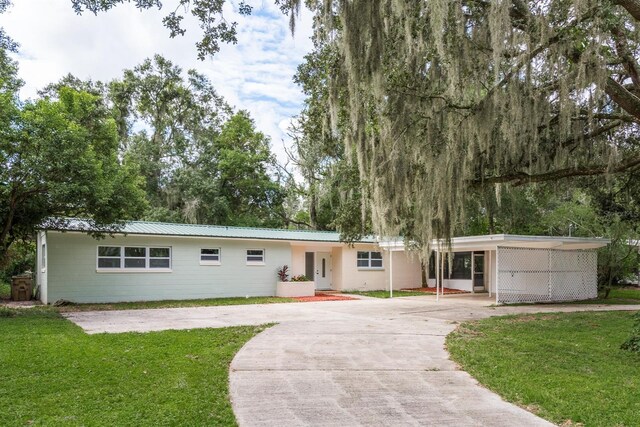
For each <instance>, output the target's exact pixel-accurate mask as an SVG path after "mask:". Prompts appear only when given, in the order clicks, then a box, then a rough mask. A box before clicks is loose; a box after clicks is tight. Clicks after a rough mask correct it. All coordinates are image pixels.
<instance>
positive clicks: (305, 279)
mask: <svg viewBox="0 0 640 427" xmlns="http://www.w3.org/2000/svg"><path fill="white" fill-rule="evenodd" d="M291 281H292V282H310V281H311V279H309V278H308V277H307V276H305V275H304V274H299V275H297V276H293V277H292V278H291Z"/></svg>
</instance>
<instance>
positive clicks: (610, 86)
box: [604, 77, 640, 119]
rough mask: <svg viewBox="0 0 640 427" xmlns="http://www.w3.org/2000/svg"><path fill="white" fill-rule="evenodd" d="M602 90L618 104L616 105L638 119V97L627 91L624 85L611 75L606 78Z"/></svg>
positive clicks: (639, 110) (639, 113)
mask: <svg viewBox="0 0 640 427" xmlns="http://www.w3.org/2000/svg"><path fill="white" fill-rule="evenodd" d="M604 91H605V92H606V94H607V95H609V96H610V97H611V99H612V100H613V101H614V102H615V103H616V104H618V106H620V108H622V109H623V110H625V111H626V112H627V113H629V114H631V115H632V116H634V117H635V118H637V119H640V98H638V97H637V96H636V95H634V94H633V93H631V92H630V91H628V90H627V89H626V88H625V87H624V86H622V85H621V84H620V83H618V82H616V81H615V80H613V79H612V78H611V77H608V78H607V82H606V83H605V87H604Z"/></svg>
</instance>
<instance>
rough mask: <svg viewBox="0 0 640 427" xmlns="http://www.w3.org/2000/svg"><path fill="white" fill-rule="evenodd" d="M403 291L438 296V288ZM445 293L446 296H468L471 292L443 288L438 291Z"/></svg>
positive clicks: (407, 289)
mask: <svg viewBox="0 0 640 427" xmlns="http://www.w3.org/2000/svg"><path fill="white" fill-rule="evenodd" d="M400 290H401V291H411V292H424V293H425V294H434V295H435V294H436V288H435V287H433V288H402V289H400ZM438 290H439V291H441V292H443V293H444V295H454V294H468V293H470V292H467V291H461V290H460V289H451V288H441V289H438Z"/></svg>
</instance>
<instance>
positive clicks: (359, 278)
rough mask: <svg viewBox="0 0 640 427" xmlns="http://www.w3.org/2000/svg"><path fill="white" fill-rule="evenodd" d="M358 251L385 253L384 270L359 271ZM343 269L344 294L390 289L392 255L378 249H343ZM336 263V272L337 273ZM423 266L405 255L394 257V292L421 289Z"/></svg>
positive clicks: (342, 285)
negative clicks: (390, 258) (403, 289)
mask: <svg viewBox="0 0 640 427" xmlns="http://www.w3.org/2000/svg"><path fill="white" fill-rule="evenodd" d="M358 251H375V252H381V253H382V265H383V268H382V269H363V268H358V263H357V259H358ZM341 252H342V257H341V266H340V273H341V279H340V290H345V291H348V290H357V291H377V290H384V289H389V252H387V251H383V250H382V249H380V248H379V247H378V245H374V244H371V245H367V244H356V245H355V246H354V247H349V246H346V245H345V246H343V247H342V250H341ZM335 271H336V270H335V263H334V272H335ZM420 275H421V272H420V262H419V261H418V259H417V258H416V259H411V258H409V257H408V256H407V254H405V253H404V252H395V253H394V255H393V289H396V290H397V289H401V288H413V287H420V282H421V277H420Z"/></svg>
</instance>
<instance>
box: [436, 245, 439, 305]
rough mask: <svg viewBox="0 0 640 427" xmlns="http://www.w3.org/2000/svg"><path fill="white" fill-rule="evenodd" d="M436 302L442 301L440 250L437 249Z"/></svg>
mask: <svg viewBox="0 0 640 427" xmlns="http://www.w3.org/2000/svg"><path fill="white" fill-rule="evenodd" d="M435 268H436V302H438V301H440V294H438V283H440V251H436V265H435Z"/></svg>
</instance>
